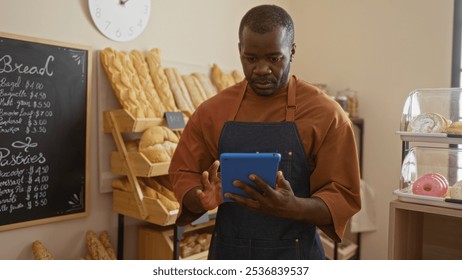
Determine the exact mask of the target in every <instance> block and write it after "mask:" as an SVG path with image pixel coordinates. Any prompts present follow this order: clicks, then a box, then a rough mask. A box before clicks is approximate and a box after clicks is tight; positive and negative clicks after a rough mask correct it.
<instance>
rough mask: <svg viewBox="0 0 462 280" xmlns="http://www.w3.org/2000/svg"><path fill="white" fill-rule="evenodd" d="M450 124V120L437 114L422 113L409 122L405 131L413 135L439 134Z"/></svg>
mask: <svg viewBox="0 0 462 280" xmlns="http://www.w3.org/2000/svg"><path fill="white" fill-rule="evenodd" d="M450 124H451V121H450V120H448V119H446V118H445V117H444V116H442V115H440V114H438V113H422V114H419V115H417V116H416V117H415V118H414V119H412V120H411V122H409V125H408V128H407V130H408V132H415V133H441V132H444V131H446V128H447V127H448V126H449V125H450Z"/></svg>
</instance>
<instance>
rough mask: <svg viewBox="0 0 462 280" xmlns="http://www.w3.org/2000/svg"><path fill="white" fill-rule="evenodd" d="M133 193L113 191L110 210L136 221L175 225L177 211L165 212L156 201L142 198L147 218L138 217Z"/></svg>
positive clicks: (161, 205) (160, 203)
mask: <svg viewBox="0 0 462 280" xmlns="http://www.w3.org/2000/svg"><path fill="white" fill-rule="evenodd" d="M135 195H136V194H135V193H134V192H127V191H121V190H116V189H114V190H113V192H112V199H113V204H112V209H113V210H114V211H115V212H117V213H119V214H122V215H125V216H128V217H132V218H135V219H138V220H145V221H147V222H150V223H152V224H156V225H161V226H166V225H172V224H174V223H175V221H176V218H177V215H178V209H175V210H171V211H167V210H166V208H165V206H164V205H163V204H162V202H161V201H160V200H158V199H154V198H150V197H147V196H145V197H143V199H142V203H143V204H144V206H145V207H146V211H147V213H148V216H147V217H146V218H143V217H142V216H141V215H140V211H139V207H138V205H137V204H136V200H135V198H134V196H135Z"/></svg>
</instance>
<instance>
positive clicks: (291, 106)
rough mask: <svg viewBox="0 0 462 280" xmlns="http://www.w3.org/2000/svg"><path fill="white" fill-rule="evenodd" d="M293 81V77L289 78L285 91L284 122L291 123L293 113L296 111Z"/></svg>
mask: <svg viewBox="0 0 462 280" xmlns="http://www.w3.org/2000/svg"><path fill="white" fill-rule="evenodd" d="M295 80H296V77H295V76H293V77H291V78H289V87H288V89H287V105H286V122H293V121H294V120H295V111H297V105H295V94H296V93H295Z"/></svg>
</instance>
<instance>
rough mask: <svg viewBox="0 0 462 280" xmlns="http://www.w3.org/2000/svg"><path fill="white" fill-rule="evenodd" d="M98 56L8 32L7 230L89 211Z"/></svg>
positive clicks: (1, 149) (3, 146)
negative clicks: (93, 75)
mask: <svg viewBox="0 0 462 280" xmlns="http://www.w3.org/2000/svg"><path fill="white" fill-rule="evenodd" d="M90 56H91V53H90V51H89V49H88V48H85V47H81V46H75V45H70V44H65V43H57V42H52V41H47V40H42V39H36V38H30V37H24V36H17V35H12V34H5V33H0V231H1V230H9V229H13V228H17V227H24V226H31V225H35V224H41V223H47V222H54V221H60V220H65V219H71V218H78V217H82V216H85V215H86V214H87V206H86V205H87V196H88V181H89V180H88V179H89V178H88V168H87V166H88V163H87V162H88V160H87V159H88V153H87V151H88V148H87V147H88V143H89V140H88V139H89V136H88V122H89V112H88V110H89V106H88V104H89V95H88V85H89V71H88V70H89V61H91V60H90Z"/></svg>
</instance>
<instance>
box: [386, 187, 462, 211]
mask: <svg viewBox="0 0 462 280" xmlns="http://www.w3.org/2000/svg"><path fill="white" fill-rule="evenodd" d="M393 194H394V195H397V196H398V199H399V200H401V201H404V202H411V203H418V204H426V205H433V206H439V207H446V208H453V209H460V210H462V204H460V203H450V202H446V201H445V199H446V198H444V197H434V196H427V195H417V194H413V193H405V192H402V191H400V190H399V189H397V190H394V191H393Z"/></svg>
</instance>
